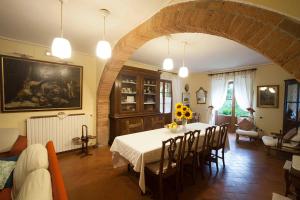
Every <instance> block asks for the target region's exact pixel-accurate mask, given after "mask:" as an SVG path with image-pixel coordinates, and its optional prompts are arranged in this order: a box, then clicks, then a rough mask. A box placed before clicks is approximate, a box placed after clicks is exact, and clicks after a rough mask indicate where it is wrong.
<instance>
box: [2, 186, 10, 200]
mask: <svg viewBox="0 0 300 200" xmlns="http://www.w3.org/2000/svg"><path fill="white" fill-rule="evenodd" d="M0 199H1V200H11V189H9V188H5V189H3V190H0Z"/></svg>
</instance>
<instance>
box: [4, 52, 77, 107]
mask: <svg viewBox="0 0 300 200" xmlns="http://www.w3.org/2000/svg"><path fill="white" fill-rule="evenodd" d="M82 69H83V68H82V67H81V66H75V65H68V64H60V63H52V62H44V61H37V60H31V59H24V58H17V57H10V56H1V79H2V80H1V86H2V87H1V89H2V91H1V106H2V112H25V111H42V110H43V111H46V110H66V109H81V108H82V73H83V71H82Z"/></svg>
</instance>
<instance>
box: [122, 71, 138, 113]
mask: <svg viewBox="0 0 300 200" xmlns="http://www.w3.org/2000/svg"><path fill="white" fill-rule="evenodd" d="M120 78H121V81H120V83H121V90H120V94H121V101H120V104H121V105H120V107H121V112H135V111H136V110H137V102H138V101H139V100H138V98H137V85H138V84H137V83H138V82H137V76H129V75H121V77H120Z"/></svg>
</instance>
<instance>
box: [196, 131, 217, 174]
mask: <svg viewBox="0 0 300 200" xmlns="http://www.w3.org/2000/svg"><path fill="white" fill-rule="evenodd" d="M215 129H216V127H215V126H212V127H208V128H206V129H205V135H204V138H203V142H202V146H201V148H200V151H198V153H197V154H198V159H199V161H198V163H199V164H200V168H201V176H202V178H203V177H204V174H203V167H204V164H205V163H206V162H207V164H208V165H209V172H210V174H211V149H212V146H213V142H214V134H215Z"/></svg>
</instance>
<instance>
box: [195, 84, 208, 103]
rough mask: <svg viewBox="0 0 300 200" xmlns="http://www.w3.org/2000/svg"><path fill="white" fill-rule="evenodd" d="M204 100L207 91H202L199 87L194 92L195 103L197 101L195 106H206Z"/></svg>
mask: <svg viewBox="0 0 300 200" xmlns="http://www.w3.org/2000/svg"><path fill="white" fill-rule="evenodd" d="M206 98H207V91H206V90H204V88H203V87H200V88H199V89H198V90H197V91H196V101H197V104H206Z"/></svg>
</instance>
